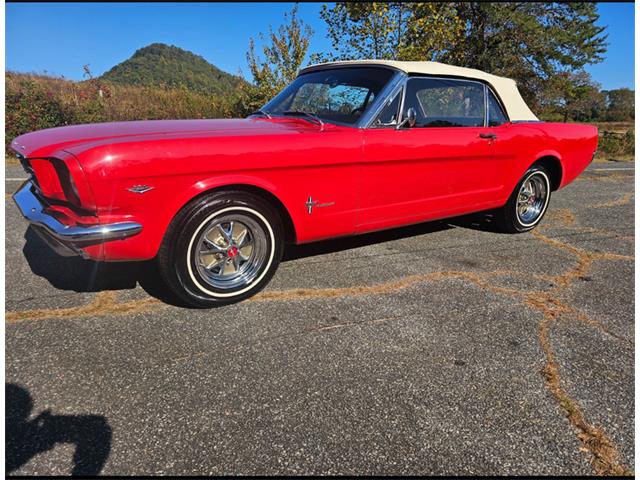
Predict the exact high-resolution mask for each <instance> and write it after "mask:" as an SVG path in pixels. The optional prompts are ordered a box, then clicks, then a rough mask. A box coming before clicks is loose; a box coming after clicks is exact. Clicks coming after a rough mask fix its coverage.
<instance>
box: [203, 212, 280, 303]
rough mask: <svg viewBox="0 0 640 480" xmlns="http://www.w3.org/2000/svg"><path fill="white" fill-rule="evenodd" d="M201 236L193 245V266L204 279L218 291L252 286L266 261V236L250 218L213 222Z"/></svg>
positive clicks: (239, 216) (232, 217) (231, 217)
mask: <svg viewBox="0 0 640 480" xmlns="http://www.w3.org/2000/svg"><path fill="white" fill-rule="evenodd" d="M201 232H202V233H200V235H199V237H198V239H197V240H196V241H195V243H194V246H195V248H194V249H193V255H194V256H195V258H194V263H195V265H196V269H197V271H198V273H199V274H200V276H201V277H202V279H204V280H205V281H206V282H207V283H208V284H209V285H210V286H212V287H214V288H216V289H219V290H229V289H235V288H238V287H240V286H243V285H248V284H250V283H251V282H252V281H253V280H254V279H255V278H256V276H257V274H258V273H259V272H260V270H261V268H262V267H263V266H264V264H265V262H266V261H267V254H268V249H267V239H266V236H265V233H264V231H263V229H262V228H261V227H260V225H258V223H257V222H256V221H255V220H254V219H252V218H251V217H249V216H247V215H243V214H240V213H233V214H230V215H225V216H222V217H220V218H214V219H213V220H212V221H211V222H210V223H209V224H208V225H207V226H206V227H205V228H203V229H202V230H201Z"/></svg>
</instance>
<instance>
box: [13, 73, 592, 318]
mask: <svg viewBox="0 0 640 480" xmlns="http://www.w3.org/2000/svg"><path fill="white" fill-rule="evenodd" d="M597 142H598V140H597V130H596V128H595V127H593V126H589V125H575V124H573V125H570V124H559V123H546V122H541V121H538V119H537V118H536V116H535V115H534V114H533V113H532V112H531V110H530V109H529V108H528V107H527V105H526V104H525V102H524V101H523V100H522V97H521V96H520V94H519V92H518V89H517V87H516V84H515V82H514V81H513V80H510V79H507V78H502V77H497V76H494V75H490V74H487V73H484V72H481V71H478V70H472V69H467V68H460V67H453V66H449V65H444V64H440V63H434V62H393V61H353V62H334V63H325V64H320V65H314V66H311V67H308V68H305V69H304V70H302V71H301V72H300V74H299V75H298V77H297V78H296V79H295V80H294V81H293V82H292V83H291V84H290V85H289V86H288V87H287V88H285V89H284V90H283V91H282V92H281V93H280V94H279V95H278V96H276V97H275V98H274V99H273V100H271V101H270V102H269V103H267V104H266V105H265V106H264V107H263V108H262V109H261V110H259V111H258V112H256V113H254V114H253V115H250V116H249V117H248V118H246V119H237V120H182V121H141V122H120V123H104V124H93V125H77V126H70V127H61V128H53V129H48V130H42V131H38V132H33V133H29V134H26V135H22V136H20V137H18V138H16V139H15V140H14V141H13V143H12V148H13V149H14V150H15V151H16V152H17V154H18V156H19V158H20V160H21V162H22V165H23V166H24V168H25V169H26V170H27V172H28V173H29V174H30V176H31V178H30V180H29V181H27V182H26V183H25V184H24V185H23V186H22V187H21V188H20V190H19V191H18V192H16V194H15V195H14V199H15V201H16V203H17V205H18V207H19V208H20V210H21V211H22V214H23V215H24V216H25V217H26V219H27V220H28V221H29V222H30V223H31V225H32V228H33V229H34V230H35V231H36V232H38V233H39V234H40V235H41V236H42V237H43V238H44V239H45V240H46V241H47V242H48V243H49V245H50V246H51V247H52V248H54V249H55V250H56V251H57V252H58V253H60V254H64V255H69V254H72V255H82V256H84V257H85V258H91V259H94V260H103V261H131V260H148V259H152V258H156V260H157V262H158V264H159V269H160V271H161V272H162V275H163V278H164V280H165V281H166V283H167V284H168V286H169V287H170V288H171V289H172V290H173V291H174V292H175V293H176V294H177V295H179V296H180V297H181V298H182V299H183V300H184V301H185V302H187V303H189V304H192V305H194V306H199V307H208V306H214V305H219V304H224V303H231V302H234V301H238V300H241V299H244V298H246V297H248V296H250V295H253V294H255V293H256V292H257V291H259V290H260V289H261V288H262V287H264V285H265V284H266V283H267V282H268V281H269V279H270V278H271V277H272V276H273V274H274V272H275V270H276V268H277V266H278V263H279V261H280V259H281V257H282V254H283V249H284V246H285V244H286V243H305V242H311V241H314V240H320V239H326V238H330V237H338V236H345V235H354V234H359V233H363V232H370V231H374V230H381V229H387V228H392V227H397V226H401V225H407V224H412V223H418V222H424V221H428V220H435V219H442V218H446V217H453V216H457V215H462V214H467V213H471V212H477V211H482V210H489V209H496V219H497V221H498V222H499V225H500V227H501V228H502V229H504V230H505V231H507V232H514V233H515V232H526V231H528V230H530V229H532V228H534V227H535V226H536V225H537V224H538V223H539V222H540V221H541V219H542V217H543V215H544V213H545V211H546V209H547V206H548V203H549V197H550V194H551V192H552V191H554V190H557V189H559V188H562V187H564V186H565V185H567V184H568V183H569V182H571V181H573V180H574V179H575V178H576V177H577V176H578V175H579V174H580V173H581V172H582V171H583V170H584V169H585V168H586V167H587V165H588V164H589V163H590V162H591V161H592V159H593V156H594V154H595V151H596V148H597Z"/></svg>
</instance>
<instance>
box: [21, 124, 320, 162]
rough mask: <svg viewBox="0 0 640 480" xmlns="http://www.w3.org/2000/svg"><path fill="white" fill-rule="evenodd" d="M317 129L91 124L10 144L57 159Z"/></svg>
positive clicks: (50, 130) (310, 126)
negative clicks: (80, 152) (87, 150)
mask: <svg viewBox="0 0 640 480" xmlns="http://www.w3.org/2000/svg"><path fill="white" fill-rule="evenodd" d="M317 129H318V126H316V125H314V124H312V123H310V122H308V121H306V120H304V119H300V118H295V117H291V118H280V117H278V118H273V119H263V118H248V119H233V120H145V121H133V122H112V123H92V124H86V125H74V126H69V127H58V128H48V129H46V130H39V131H37V132H32V133H27V134H25V135H21V136H19V137H18V138H16V139H15V140H14V141H13V142H11V148H12V149H13V150H15V151H16V152H17V153H19V154H20V155H23V156H25V157H27V158H29V157H49V156H54V152H56V151H59V150H67V149H72V148H74V147H82V146H84V145H86V146H89V145H90V144H93V145H96V144H100V143H108V142H111V141H122V140H131V141H144V140H153V139H158V138H163V137H176V136H184V137H193V136H202V137H218V136H246V135H270V134H271V135H273V134H287V133H290V134H296V133H303V132H305V131H315V130H317Z"/></svg>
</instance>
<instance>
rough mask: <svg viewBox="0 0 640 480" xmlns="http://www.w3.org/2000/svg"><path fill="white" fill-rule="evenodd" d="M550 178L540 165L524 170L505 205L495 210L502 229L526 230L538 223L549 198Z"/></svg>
mask: <svg viewBox="0 0 640 480" xmlns="http://www.w3.org/2000/svg"><path fill="white" fill-rule="evenodd" d="M550 178H551V177H550V175H549V172H548V171H547V170H546V169H545V168H544V167H543V166H542V165H533V166H531V168H529V170H527V171H526V172H525V174H524V175H523V177H522V178H521V179H520V181H519V182H518V184H517V185H516V188H515V189H514V190H513V193H511V196H510V197H509V200H508V201H507V203H506V204H505V206H504V207H502V208H501V209H500V210H498V212H497V220H498V226H499V227H500V229H501V230H502V231H504V232H508V233H523V232H528V231H529V230H532V229H534V228H535V227H536V226H537V225H538V224H539V223H540V221H541V220H542V218H543V217H544V214H545V212H546V211H547V207H548V206H549V199H550V198H551V180H550Z"/></svg>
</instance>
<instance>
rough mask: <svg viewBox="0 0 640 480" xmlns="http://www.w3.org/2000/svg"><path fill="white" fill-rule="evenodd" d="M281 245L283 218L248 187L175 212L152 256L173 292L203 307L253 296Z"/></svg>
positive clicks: (206, 197)
mask: <svg viewBox="0 0 640 480" xmlns="http://www.w3.org/2000/svg"><path fill="white" fill-rule="evenodd" d="M283 250H284V235H283V227H282V221H281V220H280V218H279V216H278V213H277V212H276V210H275V209H274V208H273V207H272V206H271V205H270V204H269V203H268V202H266V201H265V200H264V199H262V198H261V197H259V196H257V195H254V194H251V193H248V192H242V191H221V192H213V193H210V194H207V195H204V196H202V197H199V198H197V199H196V200H194V201H192V202H191V203H189V204H188V205H187V206H185V207H184V208H183V209H182V210H181V211H180V212H179V213H178V214H177V215H176V217H175V218H174V220H173V221H172V222H171V225H170V226H169V229H168V230H167V233H166V235H165V239H164V241H163V244H162V246H161V247H160V251H159V252H158V257H157V260H158V265H159V268H160V272H161V274H162V276H163V279H164V280H165V282H166V283H167V285H168V286H169V288H170V289H171V290H172V291H173V293H175V294H176V295H177V296H178V297H179V298H180V299H182V300H183V301H184V302H186V303H187V304H189V305H191V306H194V307H199V308H208V307H214V306H219V305H226V304H230V303H235V302H238V301H241V300H244V299H245V298H248V297H250V296H252V295H255V294H256V293H257V292H258V291H260V290H261V289H262V288H263V287H264V286H265V285H266V284H267V283H268V282H269V280H270V279H271V277H272V276H273V274H274V273H275V271H276V269H277V268H278V264H279V263H280V260H281V259H282V254H283Z"/></svg>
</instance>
